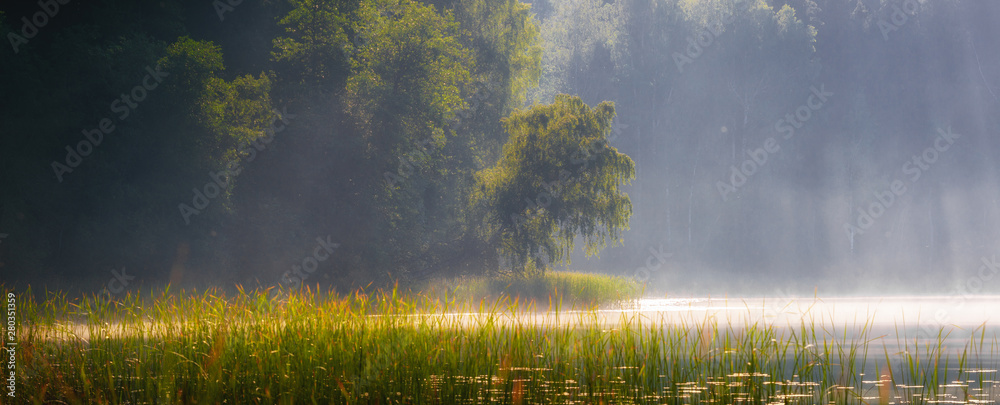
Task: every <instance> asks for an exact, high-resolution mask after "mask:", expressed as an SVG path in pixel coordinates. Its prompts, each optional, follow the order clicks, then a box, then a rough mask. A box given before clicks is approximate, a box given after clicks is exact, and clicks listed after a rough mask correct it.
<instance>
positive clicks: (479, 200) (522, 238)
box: [473, 94, 635, 271]
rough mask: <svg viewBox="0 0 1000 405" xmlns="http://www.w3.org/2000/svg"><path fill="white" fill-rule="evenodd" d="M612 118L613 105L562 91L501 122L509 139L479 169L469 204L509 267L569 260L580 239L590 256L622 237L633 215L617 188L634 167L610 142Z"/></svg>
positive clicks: (629, 177)
mask: <svg viewBox="0 0 1000 405" xmlns="http://www.w3.org/2000/svg"><path fill="white" fill-rule="evenodd" d="M614 117H615V107H614V103H611V102H602V103H601V104H599V105H598V106H597V107H596V108H590V107H589V106H587V105H586V104H585V103H584V102H583V101H582V100H581V99H580V98H579V97H576V96H569V95H565V94H560V95H557V96H556V97H555V102H554V103H552V104H548V105H536V106H534V107H532V108H531V109H529V110H524V111H517V112H514V113H513V114H511V115H510V116H509V117H507V118H506V119H505V120H504V125H505V127H506V129H507V131H508V133H509V134H510V139H509V140H508V141H507V144H506V145H504V148H503V153H502V156H501V158H500V160H499V161H498V162H497V164H496V166H494V167H492V168H489V169H486V170H483V171H481V172H480V173H479V174H478V178H477V180H478V189H477V190H476V192H475V193H474V195H473V204H474V206H476V207H477V208H478V209H482V210H484V218H485V220H484V222H485V223H484V227H483V231H484V233H486V237H487V239H488V240H489V241H491V242H492V243H493V244H494V245H496V246H497V248H498V250H499V254H500V256H501V257H502V258H503V259H505V260H506V261H507V262H508V263H509V264H510V266H511V269H512V270H514V271H522V270H525V269H528V270H530V269H533V268H534V269H542V270H543V269H544V267H546V265H545V264H544V260H546V259H547V260H550V261H562V262H568V261H569V254H570V252H572V250H573V242H574V239H575V238H576V237H578V236H581V237H583V238H584V242H585V244H586V246H585V249H584V250H585V252H586V253H587V254H588V255H594V254H596V253H597V252H598V251H599V250H600V249H602V248H603V247H605V246H606V245H607V242H608V239H611V242H612V244H613V245H617V244H618V243H620V242H621V240H620V237H621V232H622V231H623V230H625V229H628V221H629V217H630V216H631V214H632V204H631V202H630V200H629V197H628V195H627V194H625V193H624V192H622V190H621V187H622V186H623V185H625V184H628V183H629V182H630V181H631V180H632V179H633V178H634V177H635V164H634V163H633V162H632V159H631V158H629V157H628V156H626V155H625V154H623V153H620V152H618V150H617V149H615V148H614V147H612V146H610V145H609V144H608V136H609V135H610V134H611V121H612V119H614ZM536 252H543V253H544V255H545V257H539V256H541V255H537V254H536Z"/></svg>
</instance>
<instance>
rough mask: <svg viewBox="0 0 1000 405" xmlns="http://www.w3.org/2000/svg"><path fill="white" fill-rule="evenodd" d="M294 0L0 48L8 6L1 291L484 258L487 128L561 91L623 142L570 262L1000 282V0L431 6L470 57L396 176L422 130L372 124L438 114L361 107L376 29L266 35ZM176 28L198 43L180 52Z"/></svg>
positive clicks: (373, 277) (790, 281) (260, 281)
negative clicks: (209, 189)
mask: <svg viewBox="0 0 1000 405" xmlns="http://www.w3.org/2000/svg"><path fill="white" fill-rule="evenodd" d="M302 3H308V4H312V2H305V1H302V2H290V3H286V2H284V1H251V0H245V1H243V2H242V3H241V4H239V5H237V6H235V7H231V8H232V10H231V11H229V10H225V11H224V12H223V13H222V16H221V17H220V14H219V11H218V10H219V9H218V8H217V7H216V6H214V5H213V4H210V3H209V2H200V1H199V2H196V1H179V0H178V1H161V2H136V3H133V2H124V1H111V0H106V1H97V2H71V3H68V4H66V5H61V6H60V7H61V8H62V9H61V10H60V11H59V12H58V13H56V14H55V15H54V16H52V17H50V18H49V19H48V20H50V21H48V22H47V24H46V25H45V26H44V27H41V28H40V29H39V30H38V31H39V32H38V34H37V36H34V37H33V38H31V39H30V40H29V41H28V43H27V44H26V45H22V46H20V48H19V50H18V52H16V53H15V52H14V50H13V47H12V45H11V44H10V37H9V36H8V33H20V32H21V29H22V22H21V17H23V16H31V15H33V14H35V13H37V12H38V11H39V10H40V8H39V7H40V6H39V5H38V4H37V2H35V3H32V2H23V3H22V4H11V3H6V2H5V4H4V5H3V6H0V11H2V12H3V14H0V21H3V22H2V23H0V33H3V35H4V36H5V38H7V41H6V42H5V43H3V44H0V134H2V135H0V136H2V138H0V277H2V279H3V280H4V281H5V282H8V283H17V284H21V285H23V284H27V283H33V285H39V284H45V285H48V286H52V287H56V288H69V287H79V288H86V289H92V290H100V289H101V288H103V287H104V286H106V285H107V284H108V283H110V282H111V280H115V279H116V278H117V279H119V280H120V279H121V278H122V277H121V273H120V272H121V270H122V269H123V268H124V269H125V271H126V272H127V274H128V275H129V276H130V277H134V279H128V280H127V281H128V283H129V284H130V287H134V286H137V285H146V286H149V285H161V284H163V283H166V282H173V283H176V284H181V285H185V284H187V285H205V284H227V283H228V284H231V283H234V282H240V283H246V284H250V285H259V286H263V287H267V286H270V285H277V284H280V283H282V275H283V274H285V273H286V272H287V271H288V270H290V269H291V267H292V266H293V265H301V263H302V262H303V258H308V257H310V256H311V255H314V254H315V253H314V252H316V250H315V248H316V246H317V243H318V242H317V238H320V239H322V240H329V241H332V242H335V243H337V244H338V247H337V248H336V250H335V252H334V253H331V254H330V257H329V258H328V259H324V260H323V261H321V262H320V263H319V267H318V270H317V272H316V273H315V274H314V276H313V277H314V278H312V279H310V280H308V282H310V283H311V282H314V281H315V282H321V283H328V284H333V285H337V286H341V287H348V286H352V285H364V284H366V283H367V282H369V281H377V282H389V281H391V280H395V279H403V280H412V279H420V278H423V277H427V276H430V275H436V274H440V275H453V274H462V273H482V272H486V271H488V270H490V269H495V268H496V266H497V265H498V264H497V262H496V260H495V257H493V256H495V255H492V253H491V252H493V251H494V250H492V249H493V247H492V246H490V245H489V244H488V243H486V242H485V241H483V240H481V239H480V238H478V237H477V232H476V227H475V221H474V219H470V218H468V217H466V216H465V214H464V212H465V210H464V208H463V206H464V200H465V198H466V196H467V195H468V193H469V190H470V189H471V187H472V186H471V180H470V179H471V178H472V176H473V173H475V171H477V170H480V169H482V168H483V167H486V166H488V165H491V164H492V163H493V162H494V161H495V160H496V156H497V153H498V151H499V147H500V145H502V142H503V140H504V139H505V135H504V134H503V132H502V130H501V128H500V126H499V119H500V118H502V117H504V116H506V115H507V114H508V113H509V111H511V110H512V109H514V108H518V107H523V106H525V105H530V104H531V103H535V102H538V103H549V102H551V101H552V99H553V97H554V95H555V94H558V93H569V94H576V95H579V96H581V97H582V98H583V99H584V101H586V102H587V103H588V104H589V105H596V104H597V103H599V102H601V101H604V100H610V101H613V102H615V107H616V110H617V112H618V117H617V118H616V120H615V122H616V128H615V131H614V132H615V138H614V140H613V141H612V142H611V144H612V145H613V146H614V147H616V148H618V150H619V151H621V152H624V153H626V154H627V155H629V156H630V157H631V158H632V159H633V160H634V161H635V163H636V167H637V174H636V179H635V181H634V182H633V183H632V184H631V185H630V186H629V187H628V189H627V190H628V193H629V195H630V196H631V199H632V203H633V215H632V218H631V229H630V230H629V231H627V232H626V233H625V234H624V238H623V246H621V247H613V248H609V249H607V250H605V251H604V252H602V254H601V255H600V258H590V259H586V258H584V257H583V255H582V254H579V255H575V256H574V258H573V261H572V264H571V265H569V266H568V268H569V269H578V270H587V271H602V272H609V273H615V274H621V275H625V276H628V277H636V278H638V279H640V280H647V279H648V280H649V281H650V285H651V289H652V290H656V291H658V292H662V291H666V292H669V293H672V294H700V293H712V294H731V295H740V294H744V295H770V294H808V293H812V292H813V291H814V289H819V290H820V291H822V292H824V293H843V294H875V293H883V294H899V293H956V292H958V293H961V292H970V293H990V292H993V293H996V292H1000V287H998V286H997V285H998V282H997V281H998V280H1000V277H994V274H995V273H996V271H995V270H994V268H995V266H993V265H992V262H993V261H992V259H993V258H994V257H995V255H996V254H998V253H1000V233H998V232H1000V210H998V204H997V202H998V201H997V198H998V192H1000V189H998V184H1000V183H998V179H997V164H996V156H997V154H998V152H1000V131H998V114H997V112H998V111H1000V99H998V97H997V93H998V92H1000V50H998V47H997V45H998V43H997V42H998V41H997V39H998V38H1000V28H998V24H997V19H998V18H1000V3H996V2H992V1H972V0H924V1H917V0H907V1H891V0H886V1H882V0H789V1H781V0H773V1H763V0H761V1H752V0H744V1H741V2H733V1H722V0H700V1H699V0H619V1H600V0H593V1H592V0H578V1H557V0H541V1H536V2H533V3H532V4H531V8H530V11H528V12H524V13H520V12H519V11H517V8H516V4H517V3H516V2H509V1H499V0H497V1H492V0H478V1H468V2H461V1H431V2H429V3H431V4H432V5H433V6H434V7H435V10H437V11H438V13H439V14H440V15H446V14H447V13H445V12H444V10H448V9H451V10H453V12H452V15H454V18H455V20H456V21H457V23H458V24H459V27H460V29H461V30H463V32H464V33H463V34H462V35H459V36H457V37H456V38H459V39H458V40H457V41H458V42H459V43H460V44H461V46H463V47H464V49H470V50H473V52H474V53H475V55H474V58H475V60H476V66H475V68H473V69H471V78H470V79H468V80H465V81H461V82H460V83H459V82H455V83H457V84H454V86H455V88H456V89H457V90H456V91H458V92H460V99H461V100H464V101H465V105H464V106H461V108H453V110H454V111H464V112H465V114H464V115H460V117H462V118H460V119H458V120H457V122H458V123H457V124H455V122H456V121H455V120H454V118H452V120H451V121H447V122H446V123H443V124H442V123H438V124H435V125H438V126H439V127H440V128H445V127H446V126H447V128H451V129H452V130H454V134H453V135H452V134H451V133H449V135H448V136H447V139H448V141H447V143H445V144H443V145H444V146H440V145H438V146H435V147H434V148H432V149H433V151H434V152H432V153H430V157H427V158H426V159H427V160H426V161H425V163H424V164H423V165H419V164H418V165H417V167H416V169H415V172H414V174H412V175H409V176H407V177H406V178H405V181H404V182H403V184H402V185H401V186H392V187H386V186H385V185H384V180H385V176H384V174H385V173H401V172H399V171H398V170H397V168H398V167H399V165H400V164H399V159H398V157H399V156H404V155H406V154H407V153H410V152H411V151H413V150H414V148H422V146H419V145H426V143H424V144H418V142H420V140H422V139H428V136H430V135H428V134H430V133H433V132H434V129H426V128H418V129H413V130H412V131H411V132H407V131H410V130H409V129H406V128H408V127H406V128H404V127H399V128H404V129H398V130H397V132H399V133H403V134H405V136H403V135H401V137H402V140H399V139H395V138H392V139H390V138H388V137H383V138H379V137H378V134H380V133H390V132H392V131H389V130H386V129H385V128H387V127H389V128H392V127H391V126H388V125H389V124H386V123H392V122H402V123H406V122H410V121H407V118H406V117H408V116H409V115H407V114H414V116H416V115H415V114H425V113H427V114H429V112H426V111H423V110H420V111H417V110H416V108H417V107H413V106H423V105H426V104H427V103H426V102H425V101H423V100H422V99H419V98H410V99H405V100H402V101H399V100H396V99H388V101H385V100H382V101H384V103H385V104H384V105H387V106H389V107H384V109H383V110H378V111H386V112H385V115H377V114H376V115H374V118H372V117H371V116H367V117H368V118H365V119H362V118H363V117H366V116H364V114H360V113H357V112H356V110H352V108H354V107H352V106H356V105H359V104H364V103H366V102H367V101H366V100H369V99H368V98H365V97H363V93H358V92H352V91H353V90H352V88H351V87H350V83H352V80H355V79H356V77H357V76H358V75H360V73H359V70H358V67H357V65H352V61H353V62H356V61H357V60H358V59H357V58H358V56H357V55H358V54H359V53H362V52H364V49H365V47H366V46H370V42H368V41H366V38H369V37H366V35H368V34H365V32H366V31H365V29H366V28H363V27H362V28H357V29H354V28H350V27H349V26H347V25H345V26H347V27H348V28H346V29H345V33H344V37H343V39H342V40H340V42H336V41H333V42H329V43H328V42H322V41H313V42H310V41H309V38H306V36H303V35H304V34H302V33H301V32H293V31H287V30H286V28H287V27H289V26H294V24H295V22H291V23H288V24H281V23H280V20H281V19H282V18H284V17H285V16H288V15H294V13H293V11H294V10H296V9H297V8H298V7H299V6H301V4H302ZM315 3H322V4H328V3H329V4H335V7H334V8H337V9H338V10H341V11H343V12H344V13H348V12H349V11H350V10H353V8H352V7H356V3H358V2H349V1H344V2H322V1H318V0H317V1H315ZM345 10H346V11H345ZM290 13H291V14H290ZM345 15H347V14H345ZM528 15H533V18H527V17H526V16H528ZM373 18H375V17H373ZM330 21H335V19H332V20H330ZM512 22H519V23H518V24H514V23H512ZM311 24H313V25H312V26H313V27H315V26H317V25H316V24H318V23H315V22H313V23H311ZM372 24H375V23H372ZM531 25H534V26H537V31H533V29H532V28H531ZM304 26H309V24H306V25H304ZM372 32H374V31H372ZM371 35H374V34H371ZM184 36H188V37H189V38H190V40H191V41H200V42H198V43H197V44H194V43H189V44H188V45H187V46H188V47H187V48H184V47H176V46H175V47H174V48H171V45H172V44H177V43H178V41H179V38H182V37H184ZM332 37H335V35H332V34H331V38H332ZM277 38H290V40H291V41H293V42H294V41H299V42H297V43H299V44H306V48H307V49H306V51H303V52H302V53H300V54H291V53H294V52H291V51H287V50H285V51H282V48H281V47H280V46H276V44H278V43H279V42H276V39H277ZM371 38H374V37H371ZM314 39H315V38H314ZM206 44H210V45H206ZM213 46H214V47H216V48H217V49H215V50H214V51H213ZM309 47H311V48H309ZM334 48H335V49H336V52H334V51H331V49H334ZM536 50H540V51H541V53H540V56H539V55H538V54H537V52H535V51H536ZM282 52H285V53H284V54H283V53H282ZM290 52H291V53H290ZM310 52H311V53H310ZM532 52H535V53H532ZM216 54H217V55H218V60H217V61H216V60H215V59H213V58H214V56H213V55H216ZM281 55H284V57H282V56H281ZM532 55H534V57H535V58H537V61H536V62H532V57H533V56H532ZM158 61H161V62H163V63H164V64H165V65H166V66H170V67H171V69H172V70H170V71H169V72H170V76H167V77H165V78H163V87H162V88H157V89H154V90H149V91H148V93H149V94H148V100H146V101H143V102H142V103H141V104H140V105H139V106H138V107H137V108H135V109H134V110H132V112H133V114H134V115H133V116H130V117H128V118H126V119H120V120H119V118H118V113H117V112H113V111H115V110H114V106H113V104H112V102H113V101H114V100H116V99H118V98H119V96H120V95H121V94H122V93H126V92H128V91H129V90H131V89H133V88H134V86H137V85H140V84H141V83H142V82H143V79H144V78H145V77H146V75H147V74H148V72H149V71H148V70H147V69H146V68H147V67H151V66H155V65H156V64H157V62H158ZM386 63H387V66H388V68H393V67H395V68H396V69H401V68H402V67H404V66H402V65H401V64H398V63H397V64H393V62H392V59H390V60H388V62H386ZM532 63H537V65H532ZM223 65H224V67H223ZM192 66H193V67H192ZM428 72H429V73H426V74H427V75H434V74H437V73H440V72H433V71H428ZM406 74H413V73H406ZM421 74H422V73H421ZM414 77H415V78H416V79H414V81H413V83H420V82H419V80H417V79H419V78H420V77H422V76H419V74H416V76H414ZM536 79H537V85H536V84H535V80H536ZM449 80H451V79H449ZM456 80H458V79H456ZM448 83H451V82H448ZM449 85H450V84H449ZM133 94H134V93H133ZM818 94H822V95H823V96H822V98H821V97H819V96H818ZM811 96H812V97H813V98H810V97H811ZM352 97H353V98H352ZM414 97H416V96H414ZM823 98H825V100H823ZM352 103H353V104H352ZM393 103H396V104H393ZM407 103H410V104H407ZM109 105H110V106H109ZM119 106H120V105H119ZM453 106H454V105H453ZM109 108H110V110H109ZM428 108H430V107H428ZM255 109H256V110H255ZM257 110H259V111H261V113H260V114H258V115H259V116H256V118H253V119H249V118H248V119H246V120H245V121H241V120H238V119H234V118H233V117H237V118H240V119H244V118H247V117H248V115H247V114H248V113H246V111H257ZM270 110H277V111H284V113H283V114H282V117H284V118H286V119H285V120H280V119H279V120H278V121H277V122H278V123H279V124H281V123H282V122H283V123H284V124H285V125H282V126H281V127H282V128H283V129H282V130H280V131H276V133H275V135H274V137H273V141H272V142H271V143H268V144H267V145H266V148H264V150H259V151H257V152H256V153H257V154H258V155H259V156H258V157H256V158H255V161H247V159H248V158H247V156H245V154H241V153H240V147H239V145H240V140H243V139H247V137H248V136H249V137H251V138H252V137H253V136H251V135H247V134H251V133H253V134H256V133H260V132H261V131H262V129H263V128H265V127H267V123H264V124H262V122H266V121H268V119H267V117H264V116H265V115H267V111H270ZM234 111H235V112H234ZM415 111H417V112H415ZM435 111H436V110H435ZM435 111H431V112H434V113H435V114H437V113H439V112H435ZM241 114H243V115H241ZM796 114H798V115H799V117H798V118H794V117H795V115H796ZM250 115H252V114H250ZM439 115H440V114H439ZM106 117H108V118H111V119H113V120H114V122H115V123H116V129H115V130H114V132H113V133H111V134H108V135H106V136H105V139H104V141H103V143H102V144H101V145H99V146H97V147H95V152H94V153H93V154H92V155H89V156H87V157H84V158H83V159H82V160H83V162H82V163H81V166H80V167H79V168H76V169H74V170H73V171H72V172H71V173H66V174H65V178H64V179H63V180H62V181H60V180H59V178H58V176H57V175H56V174H54V169H53V167H52V163H53V162H62V163H65V160H66V150H65V149H64V147H65V146H66V145H75V144H77V142H80V141H81V140H82V139H84V137H83V135H82V134H81V131H83V130H89V129H93V128H96V127H97V126H98V125H99V122H100V121H101V119H103V118H106ZM359 117H362V118H359ZM449 117H451V116H449ZM804 117H807V118H808V119H805V120H803V118H804ZM790 118H791V119H790ZM270 119H271V120H273V119H274V118H273V117H270ZM379 120H382V121H379ZM393 120H395V121H393ZM793 120H794V122H792V121H793ZM799 121H801V122H799ZM400 125H402V124H400ZM440 128H438V129H440ZM791 128H794V133H793V134H792V135H791V136H789V137H787V138H786V135H789V132H790V129H791ZM380 131H382V132H380ZM421 131H425V132H426V133H425V132H421ZM392 133H395V132H392ZM372 134H374V135H372ZM942 134H953V135H949V136H948V137H946V138H944V139H943V140H938V138H939V137H942V136H943V135H942ZM769 139H770V141H769ZM415 145H418V146H415ZM935 146H937V147H938V148H937V149H935ZM945 147H947V148H945ZM776 148H777V149H776ZM928 148H930V149H929V150H928ZM765 149H769V150H770V151H768V150H765ZM762 151H763V152H764V153H762ZM762 156H766V161H764V160H763V158H762ZM754 157H756V158H757V160H756V161H754ZM240 159H243V160H240ZM914 159H917V160H916V161H915V160H914ZM231 161H239V162H242V164H244V166H245V168H246V169H245V170H244V171H243V172H241V173H240V174H239V178H238V179H236V181H233V182H231V183H230V184H228V185H227V189H226V191H225V192H224V193H223V195H222V196H220V197H217V198H214V199H212V201H211V202H210V204H209V205H208V207H207V208H206V209H205V210H204V212H202V213H200V214H198V215H195V216H190V217H189V218H188V219H189V220H190V221H185V218H184V217H183V216H182V214H181V213H179V211H178V210H179V208H178V205H179V204H192V198H193V195H194V193H193V192H192V188H202V187H203V186H204V185H205V184H207V183H209V182H210V181H211V178H210V176H209V174H208V173H209V172H215V171H218V170H221V169H222V168H223V167H224V166H225V164H226V163H227V162H231ZM748 161H749V162H750V163H748ZM734 168H735V169H734ZM734 170H736V171H741V170H742V171H741V172H740V174H738V175H734ZM918 175H919V177H918ZM894 182H896V184H895V186H894V184H893V183H894ZM894 188H895V190H896V191H897V193H892V190H893V189H894ZM890 194H891V195H892V197H891V203H890V202H889V201H890V197H887V196H888V195H890ZM863 213H864V214H863ZM866 215H869V216H871V221H870V223H869V222H868V219H867V217H866ZM859 216H860V217H862V218H861V219H859ZM862 225H864V226H862ZM851 227H854V229H855V232H853V233H852V232H851V230H850V229H851ZM857 230H861V231H863V233H859V232H857ZM986 263H990V264H989V265H987V264H986ZM991 266H992V267H991ZM557 268H562V267H561V266H557ZM959 288H961V290H959Z"/></svg>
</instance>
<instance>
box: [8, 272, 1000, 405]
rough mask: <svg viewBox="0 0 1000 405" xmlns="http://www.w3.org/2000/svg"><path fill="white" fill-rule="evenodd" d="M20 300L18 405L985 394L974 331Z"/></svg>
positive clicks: (255, 296) (541, 306)
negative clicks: (926, 335) (893, 331)
mask: <svg viewBox="0 0 1000 405" xmlns="http://www.w3.org/2000/svg"><path fill="white" fill-rule="evenodd" d="M24 296H25V297H26V298H25V299H24V300H23V302H22V304H21V314H22V315H21V316H22V317H23V318H22V322H21V324H20V330H21V342H20V348H19V356H20V357H19V360H18V361H19V365H18V368H19V370H20V371H19V374H18V382H17V384H18V387H19V388H18V398H17V400H18V401H22V402H17V403H36V404H42V403H46V404H47V403H66V404H195V403H197V404H218V403H229V404H272V403H277V404H326V403H335V404H356V403H365V404H414V403H421V404H423V403H428V404H474V403H475V404H478V403H497V404H543V403H545V404H548V403H559V404H613V403H628V404H632V403H636V404H664V403H668V404H682V403H684V404H686V403H727V404H728V403H753V404H774V403H788V404H792V403H801V404H814V403H915V404H919V403H933V402H937V401H945V400H947V401H956V402H964V403H993V402H995V401H997V399H998V392H1000V387H998V385H997V384H998V383H997V371H996V370H995V363H992V362H994V361H995V359H996V355H997V354H998V353H1000V347H998V341H997V338H996V336H995V335H993V336H990V335H987V334H986V329H987V328H986V326H985V325H984V326H983V327H982V328H980V329H977V333H976V334H975V335H973V336H972V337H971V338H970V339H969V340H968V341H967V342H966V343H965V344H964V347H962V348H958V349H956V350H954V351H952V348H951V347H950V346H946V345H945V344H944V342H946V341H947V338H948V336H947V333H948V331H946V330H944V329H942V331H941V334H940V335H939V336H938V337H937V340H936V343H927V340H916V339H915V340H912V341H910V340H909V339H907V338H906V337H905V333H901V335H903V336H901V337H898V338H896V337H893V338H892V339H896V340H895V341H893V342H887V341H886V340H887V339H889V338H887V337H884V336H874V335H873V334H872V331H873V328H872V327H871V325H869V324H861V325H849V327H847V326H845V327H843V328H840V329H834V328H828V327H826V326H825V325H823V324H822V323H821V322H812V321H806V320H803V321H802V322H801V323H800V324H798V325H782V326H778V325H771V324H767V323H763V322H757V323H747V324H741V325H731V324H720V322H718V321H716V320H715V319H713V318H711V317H707V318H705V319H700V320H691V321H690V322H683V323H680V324H676V323H672V324H666V323H663V322H661V321H660V320H658V319H656V318H655V317H647V316H644V315H642V314H641V313H635V312H621V313H620V314H619V315H617V316H615V315H612V316H610V318H609V316H608V315H607V313H605V312H600V311H598V310H596V308H593V307H592V308H590V309H585V310H577V311H567V310H566V308H562V307H561V306H560V304H559V302H558V299H555V300H548V301H545V302H541V303H537V302H536V303H534V304H525V303H524V302H523V301H519V300H514V299H511V298H509V297H502V298H499V299H496V300H493V301H486V300H481V301H479V302H478V303H477V304H476V305H470V304H468V303H462V304H459V303H458V301H457V300H456V299H454V298H453V297H452V298H449V297H444V298H441V297H435V298H430V297H428V296H422V295H414V294H401V293H399V292H398V291H397V290H389V291H374V292H365V291H357V292H354V293H351V294H348V295H338V294H332V293H326V292H320V291H317V290H316V289H310V288H306V289H302V290H297V291H277V290H274V289H270V290H263V291H255V292H245V291H242V290H240V291H239V292H238V293H236V294H232V295H227V294H225V293H222V292H219V291H206V292H201V293H197V294H195V293H189V292H170V291H169V289H168V290H165V291H161V292H158V293H156V294H150V295H138V294H128V295H126V296H124V297H122V298H121V299H120V300H117V301H108V300H105V299H99V298H94V297H85V298H81V299H73V300H70V299H67V298H66V297H65V296H63V295H58V294H50V295H49V296H48V298H47V299H45V300H43V301H41V302H34V301H32V300H30V299H29V298H27V297H29V296H30V294H24ZM889 343H892V344H889ZM990 367H993V368H990ZM0 401H3V402H2V403H11V402H10V401H11V399H10V398H3V399H0Z"/></svg>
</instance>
